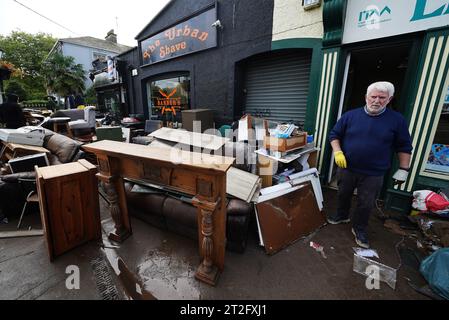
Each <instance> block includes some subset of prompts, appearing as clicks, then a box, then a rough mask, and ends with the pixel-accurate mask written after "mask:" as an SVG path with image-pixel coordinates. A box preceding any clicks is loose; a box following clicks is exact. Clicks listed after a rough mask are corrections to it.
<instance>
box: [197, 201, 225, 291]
mask: <svg viewBox="0 0 449 320" xmlns="http://www.w3.org/2000/svg"><path fill="white" fill-rule="evenodd" d="M200 211H201V219H202V223H201V226H202V229H201V233H202V235H203V236H204V238H203V243H202V246H201V248H200V250H201V251H202V253H203V257H204V258H203V262H201V264H200V266H199V267H198V269H197V271H196V274H195V278H197V279H198V280H201V281H203V282H206V283H208V284H210V285H213V286H214V285H215V284H216V283H217V280H218V275H219V273H218V268H217V266H216V265H214V263H213V262H212V253H213V251H214V241H213V240H212V236H213V233H214V229H213V224H212V211H209V210H205V209H200Z"/></svg>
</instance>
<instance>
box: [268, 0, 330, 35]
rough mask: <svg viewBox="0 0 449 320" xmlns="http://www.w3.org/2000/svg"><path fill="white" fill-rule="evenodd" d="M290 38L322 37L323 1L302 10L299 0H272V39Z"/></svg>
mask: <svg viewBox="0 0 449 320" xmlns="http://www.w3.org/2000/svg"><path fill="white" fill-rule="evenodd" d="M321 2H323V1H321ZM291 38H320V39H322V38H323V3H321V6H320V7H318V8H313V9H311V10H304V9H303V7H302V1H301V0H274V12H273V39H272V41H277V40H284V39H291Z"/></svg>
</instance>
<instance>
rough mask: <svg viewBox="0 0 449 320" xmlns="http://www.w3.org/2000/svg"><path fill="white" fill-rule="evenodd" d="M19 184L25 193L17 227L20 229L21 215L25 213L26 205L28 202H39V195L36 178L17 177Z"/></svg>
mask: <svg viewBox="0 0 449 320" xmlns="http://www.w3.org/2000/svg"><path fill="white" fill-rule="evenodd" d="M18 181H19V184H20V185H21V187H22V190H23V192H24V194H26V195H27V196H26V198H25V203H24V205H23V208H22V213H21V214H20V218H19V223H18V224H17V229H20V226H21V225H22V220H23V216H24V215H25V212H26V209H27V206H28V204H29V203H39V195H38V193H37V189H36V179H27V178H19V180H18Z"/></svg>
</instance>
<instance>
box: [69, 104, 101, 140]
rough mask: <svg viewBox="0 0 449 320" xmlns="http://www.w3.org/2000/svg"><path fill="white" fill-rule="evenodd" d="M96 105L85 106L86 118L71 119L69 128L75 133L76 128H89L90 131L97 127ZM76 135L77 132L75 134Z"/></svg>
mask: <svg viewBox="0 0 449 320" xmlns="http://www.w3.org/2000/svg"><path fill="white" fill-rule="evenodd" d="M95 124H96V120H95V107H94V106H88V107H86V108H84V119H80V120H75V121H70V122H69V128H70V130H71V131H72V133H73V134H74V132H75V130H82V129H84V130H86V129H88V130H89V131H90V132H91V131H93V130H94V129H95ZM74 135H75V134H74Z"/></svg>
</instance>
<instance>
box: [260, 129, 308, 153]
mask: <svg viewBox="0 0 449 320" xmlns="http://www.w3.org/2000/svg"><path fill="white" fill-rule="evenodd" d="M306 144H307V132H302V133H301V135H299V136H294V137H290V138H276V137H271V136H265V138H264V140H263V145H264V148H265V149H270V150H273V151H280V152H287V151H289V150H293V149H297V148H301V147H304V146H305V145H306Z"/></svg>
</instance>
